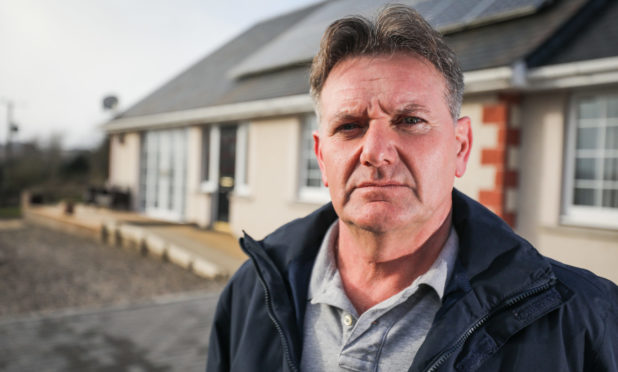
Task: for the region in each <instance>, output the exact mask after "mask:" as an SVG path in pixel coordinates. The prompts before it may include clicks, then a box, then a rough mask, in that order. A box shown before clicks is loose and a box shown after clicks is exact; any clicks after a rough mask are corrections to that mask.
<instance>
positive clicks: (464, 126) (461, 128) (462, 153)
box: [455, 116, 472, 177]
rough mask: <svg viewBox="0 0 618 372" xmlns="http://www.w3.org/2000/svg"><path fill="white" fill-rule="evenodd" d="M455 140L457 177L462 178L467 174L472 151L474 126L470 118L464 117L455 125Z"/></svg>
mask: <svg viewBox="0 0 618 372" xmlns="http://www.w3.org/2000/svg"><path fill="white" fill-rule="evenodd" d="M455 139H456V140H457V163H456V167H455V176H457V177H461V176H463V175H464V173H466V166H467V164H468V158H469V157H470V149H471V148H472V125H471V123H470V118H469V117H467V116H464V117H462V118H460V119H458V120H457V123H456V125H455Z"/></svg>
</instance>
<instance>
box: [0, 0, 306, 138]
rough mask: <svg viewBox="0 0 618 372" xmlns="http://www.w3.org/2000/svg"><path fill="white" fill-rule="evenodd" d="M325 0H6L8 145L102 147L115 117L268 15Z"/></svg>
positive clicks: (1, 112)
mask: <svg viewBox="0 0 618 372" xmlns="http://www.w3.org/2000/svg"><path fill="white" fill-rule="evenodd" d="M315 2H317V0H259V1H258V0H234V1H229V2H224V1H219V0H0V48H1V49H0V143H2V144H4V143H5V141H6V138H7V119H6V116H7V115H6V102H7V101H11V102H13V103H14V113H13V118H14V122H16V123H17V124H18V125H19V132H18V134H17V136H16V137H14V138H16V139H17V140H19V141H27V140H31V139H38V140H40V141H43V142H44V141H47V140H48V139H49V138H50V136H51V135H52V134H55V135H61V136H62V138H63V145H64V146H65V147H68V148H83V147H91V146H94V145H96V144H97V143H98V142H99V141H100V140H101V138H102V131H101V129H100V125H101V124H102V123H103V122H105V121H106V119H107V118H109V113H106V112H104V111H103V109H102V108H101V101H102V98H103V97H104V96H106V95H108V94H114V95H117V96H118V97H119V99H120V107H121V108H127V107H128V106H130V105H132V104H133V103H135V102H137V101H138V100H139V99H141V98H143V97H144V96H145V95H147V94H148V93H150V92H151V91H153V90H154V89H156V88H157V87H159V86H160V85H162V84H163V83H165V82H166V81H168V80H169V79H170V78H172V77H174V76H175V75H176V74H178V73H180V72H181V71H182V70H184V69H185V68H187V67H189V66H190V65H192V64H193V63H195V62H196V61H197V60H199V59H200V58H201V57H203V56H205V55H207V54H208V53H210V52H212V51H213V50H214V49H216V48H217V47H219V46H221V45H222V44H224V43H225V42H227V41H229V40H230V39H231V38H232V37H234V36H236V35H238V34H239V33H240V32H242V31H244V30H245V29H247V28H248V27H249V26H251V25H253V24H255V23H256V22H258V21H260V20H263V19H265V18H270V17H272V16H275V15H278V14H281V13H283V12H286V11H290V10H292V9H297V8H300V7H303V6H306V5H308V4H311V3H315Z"/></svg>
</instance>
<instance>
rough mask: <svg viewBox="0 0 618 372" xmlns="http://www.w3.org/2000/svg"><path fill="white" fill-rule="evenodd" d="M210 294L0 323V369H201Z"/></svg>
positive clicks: (212, 298)
mask: <svg viewBox="0 0 618 372" xmlns="http://www.w3.org/2000/svg"><path fill="white" fill-rule="evenodd" d="M216 300H217V295H216V294H212V293H210V294H204V293H202V294H199V295H195V294H194V295H190V296H181V297H177V298H168V299H160V300H159V301H158V302H154V303H144V304H140V305H131V306H125V307H114V308H106V309H102V310H91V311H83V310H82V311H63V312H60V313H56V314H48V315H46V316H36V317H25V318H16V319H9V320H4V321H0V335H2V337H0V370H2V371H5V372H23V371H66V372H78V371H79V372H84V371H96V372H98V371H101V372H102V371H109V372H112V371H114V372H115V371H131V372H138V371H149V372H150V371H152V372H157V371H183V372H192V371H204V368H205V365H206V350H207V348H208V335H209V333H210V323H211V321H212V317H213V313H214V307H215V305H216Z"/></svg>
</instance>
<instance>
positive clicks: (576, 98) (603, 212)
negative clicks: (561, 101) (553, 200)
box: [560, 89, 618, 229]
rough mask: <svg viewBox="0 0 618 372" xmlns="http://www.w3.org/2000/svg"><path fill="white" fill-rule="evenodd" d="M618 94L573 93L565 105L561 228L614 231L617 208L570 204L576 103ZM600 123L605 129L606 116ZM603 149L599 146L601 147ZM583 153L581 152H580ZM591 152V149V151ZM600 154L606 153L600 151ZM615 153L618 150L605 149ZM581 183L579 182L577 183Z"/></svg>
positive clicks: (573, 171)
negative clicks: (584, 99) (565, 132)
mask: <svg viewBox="0 0 618 372" xmlns="http://www.w3.org/2000/svg"><path fill="white" fill-rule="evenodd" d="M614 95H618V91H617V90H615V89H614V90H601V91H593V92H582V93H577V94H574V95H573V96H572V97H571V100H570V104H569V106H570V107H569V115H568V122H567V143H566V149H565V150H566V151H565V172H564V183H563V185H564V190H563V211H562V215H561V216H560V222H561V223H562V224H565V225H574V226H584V227H596V228H607V229H618V208H608V207H602V206H582V205H575V204H574V203H573V198H574V189H575V165H576V163H575V159H576V151H577V150H576V144H577V128H578V122H577V109H578V105H579V102H580V101H581V100H582V99H583V98H584V97H599V98H604V97H607V96H614ZM600 120H602V121H604V126H605V127H607V126H608V123H607V114H605V115H604V116H603V117H602V118H601V119H600ZM601 146H603V145H601ZM580 151H585V150H580ZM591 151H594V150H591ZM601 151H607V150H605V149H604V148H602V149H601ZM609 151H618V150H609ZM580 182H581V181H580ZM590 182H591V183H597V182H618V181H598V180H591V181H590Z"/></svg>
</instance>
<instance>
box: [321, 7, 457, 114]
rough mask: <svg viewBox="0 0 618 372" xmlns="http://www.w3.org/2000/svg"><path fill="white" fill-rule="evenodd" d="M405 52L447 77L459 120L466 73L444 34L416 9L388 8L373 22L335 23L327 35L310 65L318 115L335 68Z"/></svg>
mask: <svg viewBox="0 0 618 372" xmlns="http://www.w3.org/2000/svg"><path fill="white" fill-rule="evenodd" d="M395 53H406V54H411V55H417V56H419V57H421V58H423V59H425V60H427V61H429V62H430V63H431V64H432V65H433V66H434V67H435V68H436V69H437V70H438V72H439V73H440V74H441V75H442V76H443V77H444V80H445V83H446V92H445V99H446V102H447V104H448V107H449V111H450V114H451V116H452V117H453V120H456V119H457V118H458V117H459V112H460V110H461V102H462V100H463V90H464V83H463V73H462V71H461V67H460V66H459V63H458V62H457V59H456V57H455V53H454V52H453V51H452V50H451V49H450V48H449V47H448V45H446V42H445V41H444V38H443V37H442V35H441V34H440V33H439V32H438V31H436V30H434V29H433V28H432V27H431V25H429V23H427V21H426V20H425V19H424V18H423V17H422V16H421V15H420V14H419V13H418V12H417V11H416V10H414V9H412V8H410V7H408V6H405V5H388V6H386V7H384V8H383V9H382V10H381V11H380V12H379V13H378V15H377V17H376V19H375V20H374V21H370V20H368V19H367V18H364V17H360V16H352V17H346V18H342V19H339V20H337V21H335V22H333V23H332V24H331V25H330V26H329V27H328V28H327V29H326V31H325V32H324V35H323V36H322V41H321V43H320V50H319V52H318V54H317V55H316V56H315V58H314V59H313V63H312V65H311V75H310V79H309V82H310V85H311V91H310V92H311V96H312V97H313V99H314V102H315V104H316V110H317V111H318V113H319V105H318V103H319V98H320V94H321V92H322V88H323V87H324V83H325V82H326V78H327V77H328V75H329V74H330V72H331V71H332V69H333V68H334V67H335V65H336V64H337V63H339V62H341V61H343V60H345V59H348V58H352V57H360V56H379V55H393V54H395Z"/></svg>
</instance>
